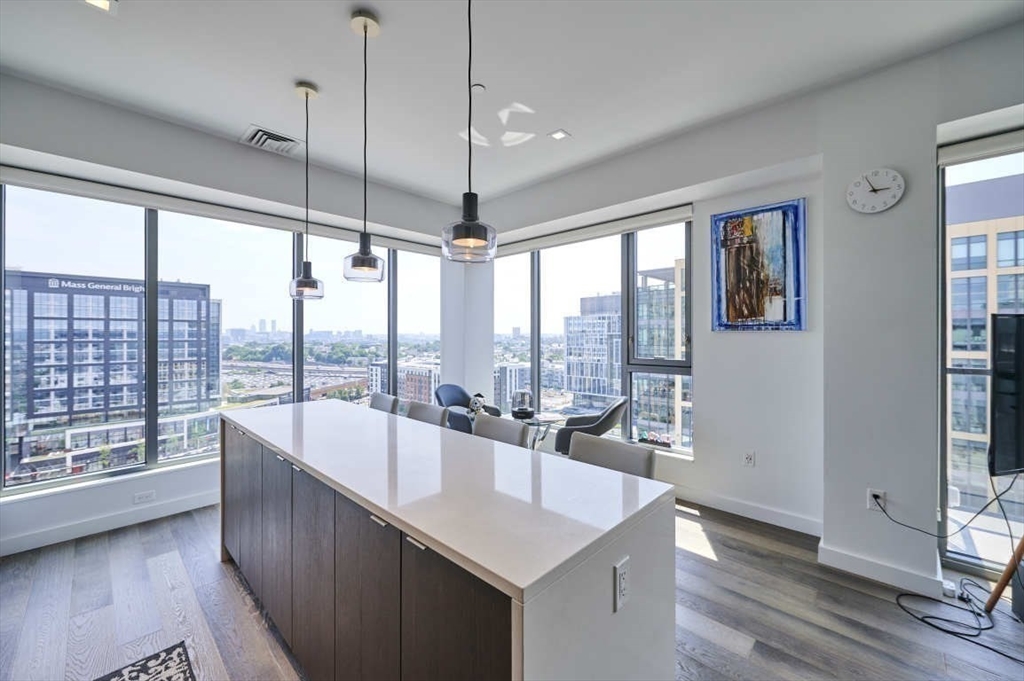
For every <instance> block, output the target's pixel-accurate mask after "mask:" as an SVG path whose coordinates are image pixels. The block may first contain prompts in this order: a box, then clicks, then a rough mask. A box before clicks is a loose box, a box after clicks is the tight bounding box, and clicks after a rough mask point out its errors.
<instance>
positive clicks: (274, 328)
mask: <svg viewBox="0 0 1024 681" xmlns="http://www.w3.org/2000/svg"><path fill="white" fill-rule="evenodd" d="M270 332H271V333H277V320H276V319H271V320H270Z"/></svg>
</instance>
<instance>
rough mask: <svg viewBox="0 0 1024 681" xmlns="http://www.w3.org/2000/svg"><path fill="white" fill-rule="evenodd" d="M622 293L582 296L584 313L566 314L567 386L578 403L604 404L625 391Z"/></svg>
mask: <svg viewBox="0 0 1024 681" xmlns="http://www.w3.org/2000/svg"><path fill="white" fill-rule="evenodd" d="M621 305H622V297H621V296H620V295H619V294H617V293H616V294H613V295H606V296H591V297H588V298H581V299H580V314H579V315H578V316H575V317H566V318H565V389H566V391H568V392H570V393H572V396H573V398H572V403H573V406H575V407H586V408H603V407H604V406H605V405H607V404H608V401H609V396H615V395H621V394H622V385H621V383H622V379H621V376H622V371H621V366H622V312H621Z"/></svg>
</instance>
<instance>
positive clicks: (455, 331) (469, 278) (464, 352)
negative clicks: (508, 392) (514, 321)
mask: <svg viewBox="0 0 1024 681" xmlns="http://www.w3.org/2000/svg"><path fill="white" fill-rule="evenodd" d="M441 381H442V382H443V383H456V384H458V385H461V386H462V387H464V388H465V389H466V390H467V391H469V392H470V393H482V394H483V395H484V396H485V397H486V398H487V400H488V401H490V400H493V398H494V395H493V394H492V393H493V392H494V263H478V264H464V263H455V262H451V261H448V260H444V259H442V260H441Z"/></svg>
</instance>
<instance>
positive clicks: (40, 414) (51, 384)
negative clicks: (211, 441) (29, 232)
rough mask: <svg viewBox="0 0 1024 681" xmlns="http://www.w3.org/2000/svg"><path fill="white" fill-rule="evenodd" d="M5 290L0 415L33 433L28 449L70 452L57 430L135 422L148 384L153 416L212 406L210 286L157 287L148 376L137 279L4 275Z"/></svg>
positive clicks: (216, 384) (216, 388)
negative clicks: (153, 361) (152, 386)
mask: <svg viewBox="0 0 1024 681" xmlns="http://www.w3.org/2000/svg"><path fill="white" fill-rule="evenodd" d="M6 285H7V286H6V290H5V291H4V295H5V297H7V298H8V300H9V303H10V304H9V307H10V309H11V310H12V313H11V315H10V318H9V320H7V325H8V326H7V334H6V336H5V339H6V343H5V345H6V347H5V348H4V351H5V354H6V355H7V357H6V360H7V362H6V366H7V367H8V369H9V371H8V372H7V375H6V376H7V380H5V386H4V387H5V395H4V398H5V399H4V412H5V413H4V416H5V419H6V420H7V421H8V422H10V421H12V419H13V420H17V421H19V422H20V423H23V424H25V425H26V426H28V427H30V428H31V429H32V430H33V431H35V437H33V438H31V439H32V440H33V442H36V443H37V444H38V446H37V447H36V450H39V449H43V450H47V449H52V448H58V449H61V448H72V449H73V448H75V444H76V443H71V442H66V441H65V437H64V431H67V432H71V431H70V430H68V429H74V428H75V427H76V426H89V428H105V426H103V425H102V424H106V423H108V422H125V421H140V422H141V420H142V419H143V404H144V401H145V385H146V380H147V379H148V380H156V381H157V400H158V405H159V412H160V415H161V417H163V416H169V415H173V414H191V413H196V412H204V411H208V410H209V409H211V408H212V407H215V406H217V405H219V404H220V331H221V322H220V316H221V310H220V301H219V300H211V299H210V287H209V286H207V285H205V284H183V283H171V282H160V283H159V292H158V312H159V314H158V348H157V375H156V376H148V377H147V376H146V375H145V357H144V352H143V339H144V337H145V319H144V306H145V285H144V282H142V281H140V280H135V279H113V278H108V277H80V276H72V275H67V274H59V273H47V272H24V271H19V270H7V272H6ZM16 414H17V415H18V418H17V419H15V418H14V416H15V415H16ZM140 427H141V426H140ZM86 430H87V429H86ZM83 437H84V438H85V440H86V441H88V440H89V433H84V436H83ZM47 442H49V443H50V444H52V445H53V447H50V445H48V444H46V443H47ZM30 444H31V443H30ZM23 453H24V452H17V454H16V457H15V458H20V456H21V455H22V454H23Z"/></svg>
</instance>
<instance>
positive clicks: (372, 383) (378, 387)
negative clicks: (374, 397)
mask: <svg viewBox="0 0 1024 681" xmlns="http://www.w3.org/2000/svg"><path fill="white" fill-rule="evenodd" d="M366 389H367V390H368V391H369V392H370V393H385V394H387V392H388V362H387V360H386V359H379V360H376V361H374V362H370V365H369V366H368V367H366Z"/></svg>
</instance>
